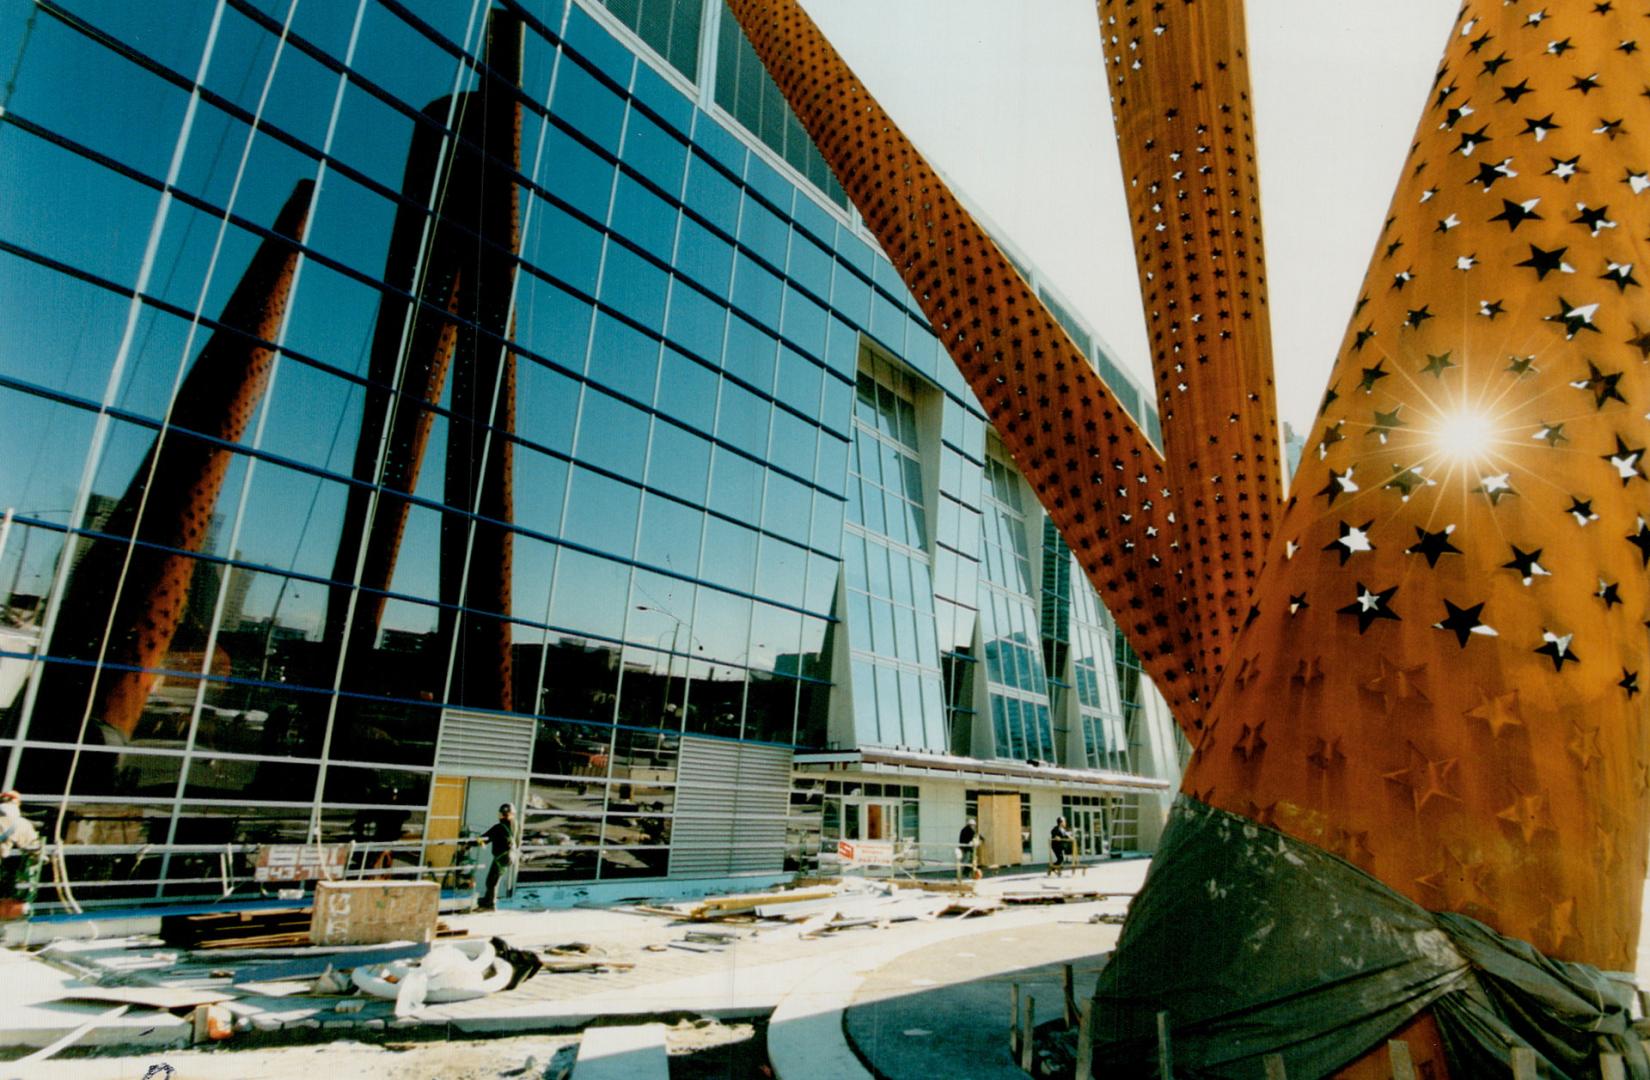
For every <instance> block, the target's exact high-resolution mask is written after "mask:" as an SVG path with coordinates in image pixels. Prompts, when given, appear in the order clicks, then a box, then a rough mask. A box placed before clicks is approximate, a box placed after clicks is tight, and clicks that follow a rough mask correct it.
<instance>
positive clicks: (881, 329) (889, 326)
mask: <svg viewBox="0 0 1650 1080" xmlns="http://www.w3.org/2000/svg"><path fill="white" fill-rule="evenodd" d="M871 333H872V334H875V335H876V336H877V337H878V338H879V339H881V341H882V343H883V344H884V345H886V346H888V349H889V351H890V352H892V353H894V354H895V355H896V356H897V355H900V354H902V353H903V352H904V351H905V312H904V311H903V310H902V309H901V308H900V306H899V305H898V304H896V303H894V302H893V301H892V300H890V299H888V297H887V296H886V295H884V294H883V293H882V292H881V290H877V291H875V292H873V293H872V295H871Z"/></svg>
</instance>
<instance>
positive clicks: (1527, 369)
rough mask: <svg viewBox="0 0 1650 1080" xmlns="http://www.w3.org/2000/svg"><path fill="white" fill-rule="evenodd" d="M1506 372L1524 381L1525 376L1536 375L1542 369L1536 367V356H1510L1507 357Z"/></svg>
mask: <svg viewBox="0 0 1650 1080" xmlns="http://www.w3.org/2000/svg"><path fill="white" fill-rule="evenodd" d="M1506 370H1507V371H1508V372H1509V373H1511V374H1513V375H1516V376H1518V377H1519V378H1520V379H1522V378H1523V377H1524V376H1526V375H1531V374H1534V373H1535V372H1538V371H1540V370H1541V369H1540V368H1538V367H1536V366H1535V357H1534V356H1509V357H1507V368H1506Z"/></svg>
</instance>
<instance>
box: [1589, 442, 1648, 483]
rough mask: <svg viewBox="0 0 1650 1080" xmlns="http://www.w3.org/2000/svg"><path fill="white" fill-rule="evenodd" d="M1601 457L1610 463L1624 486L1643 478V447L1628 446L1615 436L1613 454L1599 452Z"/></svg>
mask: <svg viewBox="0 0 1650 1080" xmlns="http://www.w3.org/2000/svg"><path fill="white" fill-rule="evenodd" d="M1599 456H1600V457H1601V458H1603V459H1604V460H1605V461H1608V462H1609V463H1610V466H1611V467H1612V468H1614V469H1615V470H1616V475H1617V476H1618V477H1620V479H1621V486H1622V487H1626V486H1627V485H1628V484H1630V483H1632V482H1633V481H1634V480H1643V479H1644V447H1642V446H1638V447H1630V446H1628V445H1627V443H1625V442H1624V441H1622V438H1621V436H1620V435H1617V436H1616V450H1615V453H1613V454H1600V455H1599Z"/></svg>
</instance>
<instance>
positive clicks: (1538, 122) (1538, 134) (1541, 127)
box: [1519, 113, 1564, 142]
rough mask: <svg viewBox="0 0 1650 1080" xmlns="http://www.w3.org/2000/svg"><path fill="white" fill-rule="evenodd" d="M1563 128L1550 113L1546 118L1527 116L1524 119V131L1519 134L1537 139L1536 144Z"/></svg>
mask: <svg viewBox="0 0 1650 1080" xmlns="http://www.w3.org/2000/svg"><path fill="white" fill-rule="evenodd" d="M1563 126H1564V125H1562V124H1560V123H1557V122H1556V121H1554V120H1553V114H1552V113H1548V114H1547V115H1546V116H1526V117H1525V118H1524V130H1523V131H1520V132H1519V134H1520V135H1532V136H1534V137H1535V141H1536V142H1540V141H1541V140H1542V139H1545V138H1546V137H1547V132H1549V131H1557V130H1558V129H1559V128H1561V127H1563Z"/></svg>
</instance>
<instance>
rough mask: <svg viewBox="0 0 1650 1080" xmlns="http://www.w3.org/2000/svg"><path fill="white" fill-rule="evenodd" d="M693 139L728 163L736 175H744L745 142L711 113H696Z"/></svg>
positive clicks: (724, 162)
mask: <svg viewBox="0 0 1650 1080" xmlns="http://www.w3.org/2000/svg"><path fill="white" fill-rule="evenodd" d="M693 141H694V142H695V143H697V144H698V145H699V146H701V147H703V148H704V149H705V150H706V151H708V152H709V153H710V155H711V156H712V157H714V158H715V159H716V160H717V161H720V162H721V163H722V164H723V165H726V166H727V167H728V169H729V170H730V171H732V173H733V174H734V175H735V176H742V175H744V172H745V144H744V143H742V142H740V141H739V140H738V139H737V138H735V137H734V136H733V135H731V134H730V133H729V132H728V130H727V129H726V128H724V127H723V126H722V125H721V124H718V123H717V122H716V121H715V120H714V119H712V118H711V116H710V114H709V113H706V112H697V113H695V114H694V117H693Z"/></svg>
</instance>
